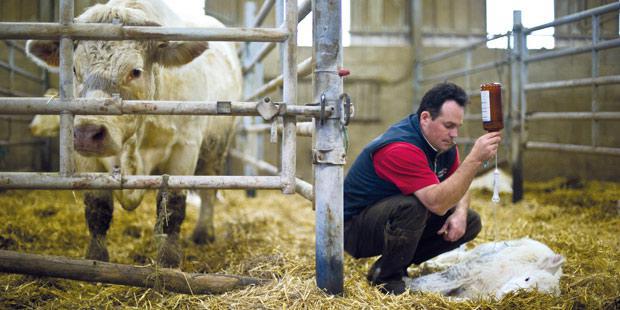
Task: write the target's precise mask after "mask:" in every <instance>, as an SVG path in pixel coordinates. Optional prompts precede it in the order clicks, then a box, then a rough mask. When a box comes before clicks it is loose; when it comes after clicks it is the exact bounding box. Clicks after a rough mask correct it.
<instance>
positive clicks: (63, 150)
mask: <svg viewBox="0 0 620 310" xmlns="http://www.w3.org/2000/svg"><path fill="white" fill-rule="evenodd" d="M73 12H74V3H73V0H61V1H60V24H54V25H55V26H62V27H71V25H72V24H73ZM0 27H1V26H0ZM0 33H2V31H0ZM73 39H75V38H72V37H71V36H66V35H63V36H61V37H60V47H59V49H60V50H59V54H60V73H59V75H60V85H59V88H60V89H59V93H60V99H61V100H67V101H68V100H72V99H73ZM59 140H60V142H59V153H60V156H59V157H60V164H59V168H60V175H61V176H64V177H66V176H70V175H72V174H73V173H74V172H75V167H74V163H73V114H71V113H70V112H69V111H67V110H62V111H60V129H59Z"/></svg>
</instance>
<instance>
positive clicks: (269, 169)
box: [230, 149, 314, 201]
mask: <svg viewBox="0 0 620 310" xmlns="http://www.w3.org/2000/svg"><path fill="white" fill-rule="evenodd" d="M230 155H231V156H232V157H235V158H237V159H239V160H242V161H244V162H245V163H248V164H250V165H252V166H254V167H256V169H258V170H259V171H262V172H264V173H267V174H271V175H278V174H279V172H278V168H277V167H276V166H274V165H272V164H270V163H268V162H266V161H263V160H259V159H256V158H253V157H251V156H248V155H246V154H245V153H243V152H242V151H239V150H235V149H232V150H230ZM295 192H296V193H298V194H300V195H301V196H303V197H304V198H306V199H308V200H310V201H313V199H314V195H313V189H312V184H310V183H308V182H306V181H304V180H302V179H300V178H295Z"/></svg>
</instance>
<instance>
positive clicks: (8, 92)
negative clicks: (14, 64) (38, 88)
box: [0, 87, 32, 97]
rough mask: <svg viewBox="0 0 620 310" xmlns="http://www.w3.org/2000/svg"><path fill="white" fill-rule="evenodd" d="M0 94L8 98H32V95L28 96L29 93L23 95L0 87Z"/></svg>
mask: <svg viewBox="0 0 620 310" xmlns="http://www.w3.org/2000/svg"><path fill="white" fill-rule="evenodd" d="M0 94H5V95H9V96H14V97H28V96H32V94H30V93H25V92H23V91H19V90H10V89H6V88H4V87H0Z"/></svg>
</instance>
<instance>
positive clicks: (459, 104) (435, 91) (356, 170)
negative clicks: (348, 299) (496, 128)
mask: <svg viewBox="0 0 620 310" xmlns="http://www.w3.org/2000/svg"><path fill="white" fill-rule="evenodd" d="M467 101H468V99H467V94H466V93H465V92H464V91H463V89H462V88H460V87H459V86H457V85H455V84H452V83H441V84H438V85H436V86H434V87H433V88H432V89H431V90H429V91H428V92H427V93H426V94H425V95H424V97H423V98H422V102H421V104H420V107H419V109H418V111H417V113H415V114H411V115H409V116H408V117H406V118H405V119H403V120H402V121H400V122H398V123H396V124H394V125H393V126H391V127H390V128H389V129H388V130H387V131H386V132H385V133H383V134H382V135H381V136H379V137H377V138H375V139H374V140H373V141H372V142H370V143H369V144H368V145H366V147H365V148H364V149H363V150H362V152H361V154H360V155H359V156H358V157H357V159H356V160H355V162H354V163H353V165H352V166H351V169H350V170H349V172H348V174H347V177H346V179H345V182H344V220H345V223H344V248H345V251H346V252H347V253H349V254H350V255H352V256H353V257H355V258H362V257H371V256H377V255H381V257H379V259H378V260H377V261H376V262H375V263H374V264H373V265H372V267H371V268H370V270H369V271H368V276H367V278H368V281H370V283H371V284H372V285H377V286H379V288H380V289H381V290H382V291H383V292H384V293H390V294H401V293H403V292H404V291H405V283H404V281H403V280H402V277H403V276H406V275H407V267H408V266H409V265H411V264H420V263H422V262H424V261H426V260H428V259H430V258H433V257H435V256H437V255H439V254H441V253H444V252H447V251H450V250H452V249H455V248H457V247H458V246H459V245H461V244H463V243H465V242H467V241H469V240H472V239H474V238H475V237H476V235H478V233H479V232H480V229H481V223H480V217H479V216H478V214H477V213H476V212H475V211H473V210H470V209H469V208H468V207H469V194H468V188H469V185H470V183H471V181H472V179H473V178H474V176H475V174H476V171H477V170H478V168H479V167H480V165H481V164H482V162H484V161H485V160H488V159H490V158H492V157H493V156H494V155H495V154H496V153H497V148H498V146H499V143H500V141H501V134H500V133H499V132H492V133H487V134H484V135H482V136H481V137H480V138H478V139H477V140H476V142H475V144H474V146H473V148H472V150H471V152H470V153H469V155H468V156H467V157H466V158H465V159H464V160H463V161H462V162H460V160H459V154H458V149H457V148H456V147H455V142H454V140H455V138H456V137H457V136H458V129H459V127H460V126H461V125H462V124H463V115H464V110H465V104H466V103H467Z"/></svg>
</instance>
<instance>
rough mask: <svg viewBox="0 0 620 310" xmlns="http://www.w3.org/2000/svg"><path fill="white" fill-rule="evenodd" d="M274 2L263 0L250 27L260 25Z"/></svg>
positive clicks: (273, 0)
mask: <svg viewBox="0 0 620 310" xmlns="http://www.w3.org/2000/svg"><path fill="white" fill-rule="evenodd" d="M274 3H275V0H265V1H264V2H263V5H262V6H261V7H260V9H259V11H258V14H256V18H254V22H253V23H252V25H251V26H250V27H252V28H257V27H260V26H261V25H262V24H263V22H264V21H265V18H267V15H269V11H271V8H273V4H274Z"/></svg>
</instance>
